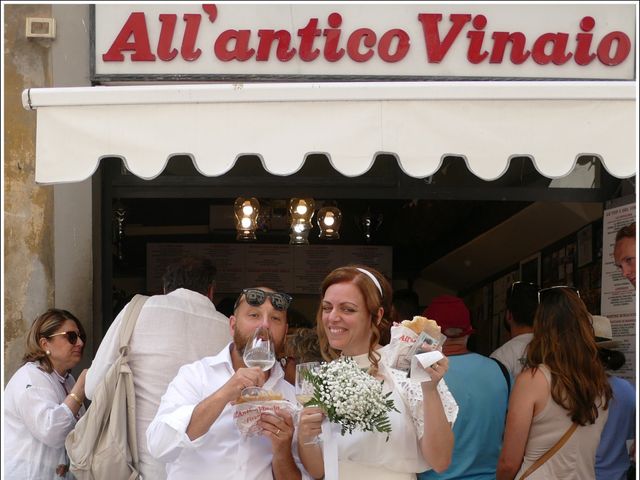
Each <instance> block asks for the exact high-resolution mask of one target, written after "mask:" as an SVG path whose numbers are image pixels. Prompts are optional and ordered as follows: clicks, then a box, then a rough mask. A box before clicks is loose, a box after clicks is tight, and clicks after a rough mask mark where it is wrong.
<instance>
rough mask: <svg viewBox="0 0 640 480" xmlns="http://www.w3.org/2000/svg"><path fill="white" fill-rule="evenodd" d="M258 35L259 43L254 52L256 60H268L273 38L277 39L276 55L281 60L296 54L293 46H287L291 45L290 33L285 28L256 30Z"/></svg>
mask: <svg viewBox="0 0 640 480" xmlns="http://www.w3.org/2000/svg"><path fill="white" fill-rule="evenodd" d="M258 37H260V43H259V44H258V51H257V53H256V61H258V62H266V61H268V60H269V55H270V53H271V45H272V44H273V42H274V41H275V40H278V46H277V48H276V57H277V58H278V60H280V61H281V62H288V61H289V60H291V59H292V58H293V56H294V55H295V54H296V49H295V48H291V49H290V48H289V46H290V45H291V34H290V33H289V32H287V31H286V30H278V31H277V32H276V31H273V30H267V29H264V30H258Z"/></svg>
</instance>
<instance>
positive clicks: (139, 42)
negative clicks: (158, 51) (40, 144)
mask: <svg viewBox="0 0 640 480" xmlns="http://www.w3.org/2000/svg"><path fill="white" fill-rule="evenodd" d="M129 37H133V41H132V42H129ZM122 52H133V53H132V54H131V60H132V61H134V62H153V61H154V60H155V59H156V57H155V55H153V54H152V53H151V45H150V44H149V32H148V31H147V21H146V19H145V16H144V13H143V12H133V13H132V14H131V15H129V18H128V19H127V21H126V22H125V24H124V26H123V27H122V30H120V33H118V36H117V37H116V39H115V40H114V41H113V44H112V45H111V47H110V48H109V50H108V51H107V53H105V54H103V55H102V60H103V61H105V62H122V61H124V55H122Z"/></svg>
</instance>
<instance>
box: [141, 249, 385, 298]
mask: <svg viewBox="0 0 640 480" xmlns="http://www.w3.org/2000/svg"><path fill="white" fill-rule="evenodd" d="M188 255H203V256H206V257H209V258H210V259H211V260H212V261H213V262H214V264H215V265H216V267H217V269H218V274H217V275H216V285H217V288H216V291H217V292H218V293H231V294H237V293H238V292H239V291H240V290H242V289H243V288H245V287H248V286H265V287H270V288H273V289H274V290H279V291H283V292H288V293H291V294H314V293H318V292H319V290H320V284H321V283H322V280H323V279H324V277H325V276H326V275H327V274H328V273H329V272H330V271H331V270H333V269H334V268H337V267H339V266H342V265H349V264H354V263H357V264H362V265H366V266H369V267H372V268H375V269H377V270H378V271H380V272H381V273H382V274H384V275H385V276H387V278H389V280H391V277H392V272H393V268H392V267H393V266H392V262H393V248H392V247H390V246H372V245H266V244H226V243H216V244H214V243H149V244H147V291H148V293H150V294H155V293H161V292H162V274H163V273H164V271H165V269H166V267H167V265H170V264H171V263H173V262H176V261H178V260H180V258H182V257H184V256H188Z"/></svg>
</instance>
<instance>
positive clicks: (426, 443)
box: [298, 266, 458, 480]
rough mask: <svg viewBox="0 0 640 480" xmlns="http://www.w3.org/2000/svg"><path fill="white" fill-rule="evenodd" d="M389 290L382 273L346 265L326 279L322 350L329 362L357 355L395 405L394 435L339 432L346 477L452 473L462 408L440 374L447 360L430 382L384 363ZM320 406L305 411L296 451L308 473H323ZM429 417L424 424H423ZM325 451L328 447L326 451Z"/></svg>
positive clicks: (389, 478)
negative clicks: (455, 431)
mask: <svg viewBox="0 0 640 480" xmlns="http://www.w3.org/2000/svg"><path fill="white" fill-rule="evenodd" d="M390 306H391V287H390V285H389V282H387V280H386V279H385V278H384V276H383V275H382V274H380V273H379V272H378V271H376V270H374V269H371V268H368V267H358V266H348V267H341V268H337V269H335V270H334V271H332V272H331V273H330V274H329V275H328V276H327V277H326V278H325V279H324V281H323V283H322V303H321V305H320V307H319V309H318V313H317V316H316V321H317V328H318V337H319V340H320V347H321V350H322V354H323V357H324V358H325V360H327V361H330V360H333V359H336V358H338V357H339V356H340V355H343V356H349V357H352V358H353V359H354V360H355V361H356V362H357V363H358V365H359V366H360V367H361V368H366V369H368V371H369V373H370V374H372V375H374V376H376V377H377V378H379V379H381V380H383V381H384V383H383V389H384V390H385V392H391V393H392V395H391V397H390V398H393V400H394V404H395V408H396V409H397V410H398V412H396V411H391V412H390V413H389V417H390V420H391V428H392V430H391V434H390V437H389V440H388V442H387V441H386V440H387V435H386V434H384V433H379V432H360V431H358V432H353V433H351V434H346V435H344V436H341V435H339V434H338V435H337V442H338V470H339V477H340V478H341V479H351V478H367V479H368V480H378V479H379V480H405V479H407V480H408V479H415V478H416V472H422V471H425V470H429V469H433V470H435V471H438V472H440V471H443V470H446V469H447V468H448V466H449V463H450V462H451V454H452V451H453V432H452V431H451V423H452V422H453V421H454V420H455V417H456V415H457V410H458V407H457V405H456V403H455V400H454V399H453V397H452V395H451V394H450V393H449V390H448V389H447V387H446V385H445V383H444V381H441V380H442V377H443V376H444V374H445V373H446V371H447V367H448V361H447V359H446V357H445V358H443V359H441V360H440V361H439V362H438V363H437V364H435V365H434V366H433V368H431V367H429V368H427V369H426V371H427V373H428V374H429V375H430V377H431V379H432V380H431V381H427V382H423V383H421V384H418V383H417V382H411V381H410V380H408V379H407V378H406V374H405V373H404V372H401V371H399V370H395V369H392V368H391V367H389V366H388V362H385V358H387V357H388V355H389V351H388V350H389V349H388V347H387V346H385V347H382V346H380V344H379V343H378V342H379V339H380V330H381V327H383V326H384V325H385V324H386V322H388V320H387V318H388V315H389V314H390ZM323 416H324V415H323V413H322V410H321V409H320V408H318V407H307V408H305V409H303V411H302V413H301V415H300V424H299V427H298V451H299V454H300V459H301V460H302V463H303V464H304V466H305V468H306V469H307V472H308V473H309V474H310V475H312V476H313V477H314V478H322V477H323V476H324V475H325V471H324V462H323V452H322V445H321V444H318V443H317V442H316V443H313V442H312V440H313V439H314V438H315V437H316V436H317V435H318V434H319V433H320V431H321V423H322V419H323ZM425 419H426V421H425ZM325 454H327V452H325Z"/></svg>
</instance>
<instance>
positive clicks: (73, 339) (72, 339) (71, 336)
mask: <svg viewBox="0 0 640 480" xmlns="http://www.w3.org/2000/svg"><path fill="white" fill-rule="evenodd" d="M58 335H65V336H66V337H67V340H68V341H69V343H70V344H71V345H75V344H76V343H78V338H79V339H80V340H82V343H85V342H86V337H85V336H84V335H82V334H81V333H80V332H74V331H71V332H59V333H54V334H53V335H49V336H48V337H47V338H52V337H57V336H58Z"/></svg>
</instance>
